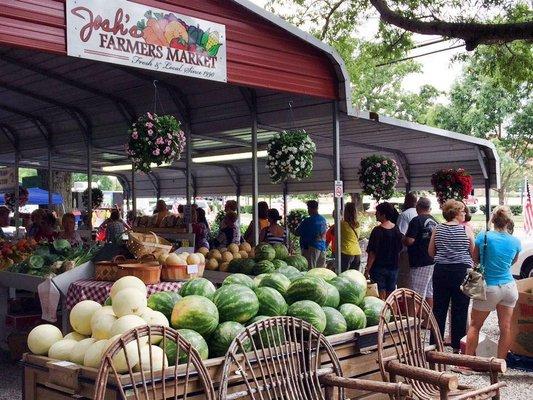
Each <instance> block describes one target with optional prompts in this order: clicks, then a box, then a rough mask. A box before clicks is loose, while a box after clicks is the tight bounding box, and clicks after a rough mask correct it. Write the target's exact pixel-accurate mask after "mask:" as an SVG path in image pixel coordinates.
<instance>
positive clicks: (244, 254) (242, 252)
mask: <svg viewBox="0 0 533 400" xmlns="http://www.w3.org/2000/svg"><path fill="white" fill-rule="evenodd" d="M239 254H240V255H241V258H248V252H246V251H244V250H240V251H239Z"/></svg>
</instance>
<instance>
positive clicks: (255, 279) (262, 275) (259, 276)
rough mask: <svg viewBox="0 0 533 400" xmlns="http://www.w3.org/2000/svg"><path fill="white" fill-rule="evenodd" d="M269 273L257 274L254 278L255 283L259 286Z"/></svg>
mask: <svg viewBox="0 0 533 400" xmlns="http://www.w3.org/2000/svg"><path fill="white" fill-rule="evenodd" d="M267 275H268V274H259V275H257V276H256V277H255V278H254V284H255V287H259V284H260V283H261V281H262V280H263V278H264V277H265V276H267Z"/></svg>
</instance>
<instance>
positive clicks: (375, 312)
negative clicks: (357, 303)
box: [361, 296, 390, 326]
mask: <svg viewBox="0 0 533 400" xmlns="http://www.w3.org/2000/svg"><path fill="white" fill-rule="evenodd" d="M383 307H385V302H384V301H383V300H381V299H378V298H377V297H372V296H368V297H365V298H364V299H363V305H362V307H361V308H362V309H363V311H364V312H365V315H366V326H374V325H378V324H379V316H380V314H381V310H383ZM389 318H390V315H388V316H386V321H387V322H388V321H389Z"/></svg>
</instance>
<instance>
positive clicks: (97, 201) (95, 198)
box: [81, 188, 104, 210]
mask: <svg viewBox="0 0 533 400" xmlns="http://www.w3.org/2000/svg"><path fill="white" fill-rule="evenodd" d="M81 200H82V202H83V205H84V206H85V208H89V188H87V189H85V190H84V192H83V195H82V196H81ZM91 200H92V207H91V209H92V210H94V209H96V208H98V207H100V206H101V205H102V202H103V201H104V193H103V192H102V191H101V190H100V189H98V188H93V189H92V194H91Z"/></svg>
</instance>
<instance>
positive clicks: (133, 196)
mask: <svg viewBox="0 0 533 400" xmlns="http://www.w3.org/2000/svg"><path fill="white" fill-rule="evenodd" d="M131 209H132V211H133V215H134V216H137V196H136V194H135V167H134V166H132V167H131Z"/></svg>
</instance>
